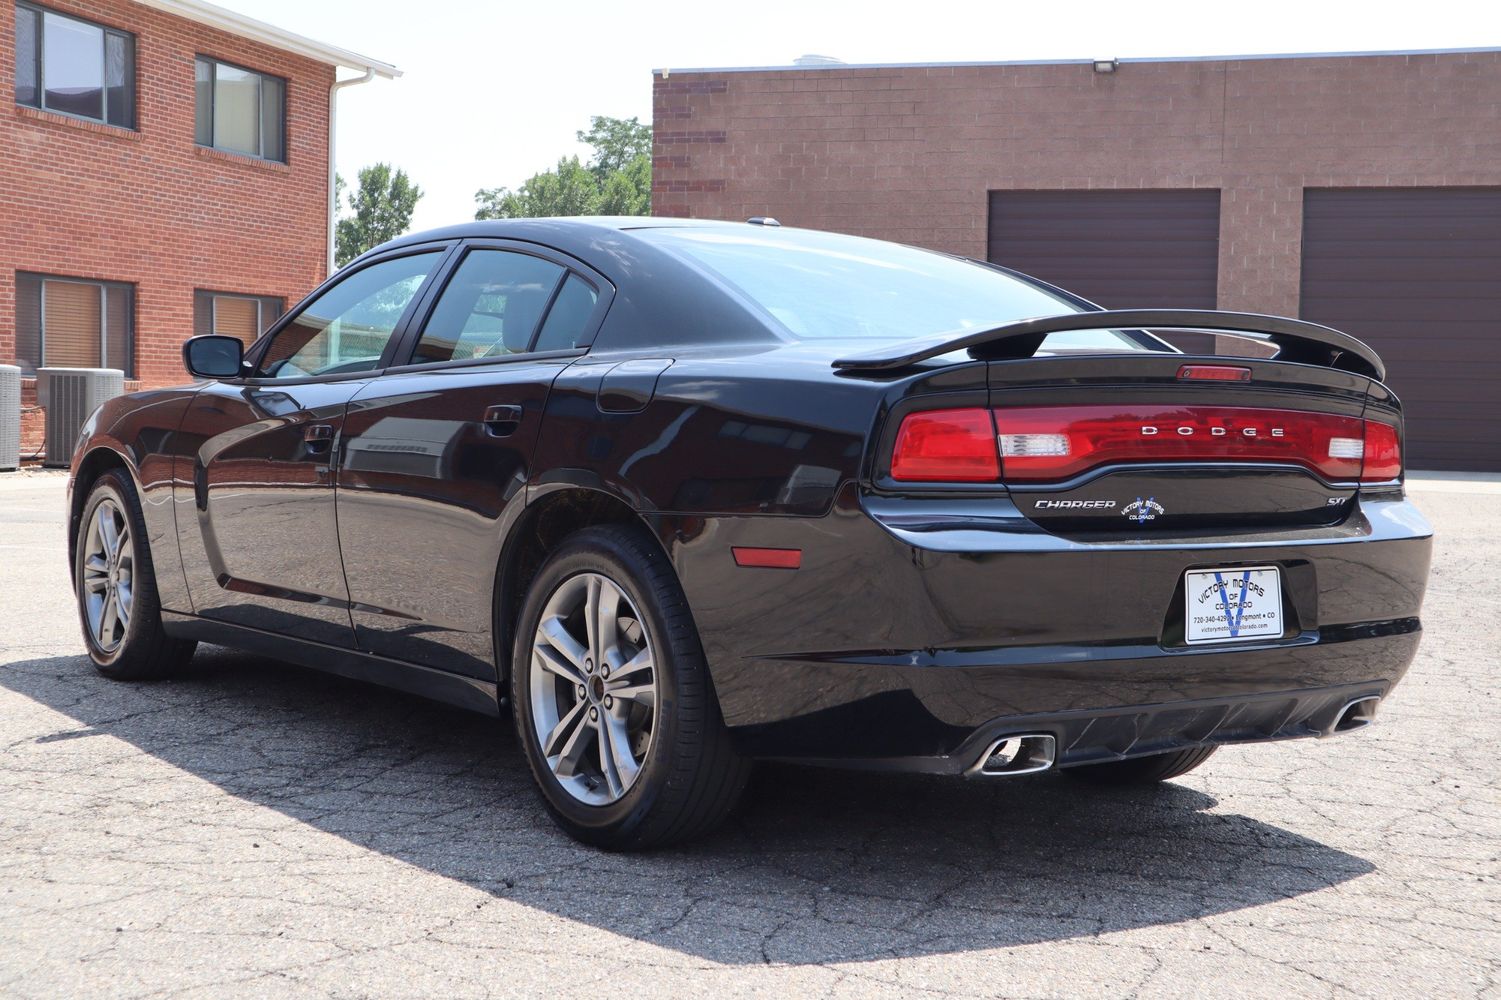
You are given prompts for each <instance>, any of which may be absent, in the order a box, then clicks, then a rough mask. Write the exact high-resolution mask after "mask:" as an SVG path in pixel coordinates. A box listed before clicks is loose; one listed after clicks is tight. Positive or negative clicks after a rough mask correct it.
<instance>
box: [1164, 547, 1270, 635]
mask: <svg viewBox="0 0 1501 1000" xmlns="http://www.w3.org/2000/svg"><path fill="white" fill-rule="evenodd" d="M1183 590H1184V599H1185V602H1186V604H1187V607H1186V608H1185V609H1184V610H1185V613H1186V615H1185V617H1186V624H1187V627H1186V629H1185V637H1186V638H1187V639H1188V642H1189V644H1190V645H1194V644H1198V643H1204V642H1249V641H1253V640H1256V639H1268V638H1270V639H1276V638H1279V637H1280V636H1281V635H1282V574H1281V572H1280V571H1279V570H1278V569H1277V567H1276V566H1252V567H1250V568H1249V569H1247V568H1245V567H1238V568H1236V569H1206V570H1191V571H1189V573H1188V574H1187V576H1186V577H1185V579H1184V586H1183Z"/></svg>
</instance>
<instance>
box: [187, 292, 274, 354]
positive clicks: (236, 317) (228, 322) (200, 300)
mask: <svg viewBox="0 0 1501 1000" xmlns="http://www.w3.org/2000/svg"><path fill="white" fill-rule="evenodd" d="M281 314H282V300H281V299H279V298H275V297H273V296H269V295H233V294H228V293H225V292H210V291H205V290H204V289H201V288H200V289H198V290H197V291H195V292H194V293H193V332H194V333H195V334H205V333H217V334H219V335H221V336H226V337H234V338H236V339H238V340H239V341H240V343H242V344H244V345H245V346H246V347H249V346H250V345H251V344H253V343H255V341H256V338H258V337H259V336H260V335H261V334H263V333H265V332H266V330H268V329H269V328H270V326H271V324H272V323H275V322H276V321H277V320H278V319H280V318H281Z"/></svg>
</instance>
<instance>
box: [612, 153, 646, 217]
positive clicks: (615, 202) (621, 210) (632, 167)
mask: <svg viewBox="0 0 1501 1000" xmlns="http://www.w3.org/2000/svg"><path fill="white" fill-rule="evenodd" d="M599 214H601V215H650V214H651V154H650V153H642V154H641V155H639V156H637V157H636V158H635V159H633V160H631V161H630V162H629V163H627V164H626V165H625V166H624V167H622V168H621V169H619V170H616V171H613V172H612V173H611V174H610V175H609V176H607V177H606V178H605V180H604V186H603V189H602V190H601V191H600V193H599Z"/></svg>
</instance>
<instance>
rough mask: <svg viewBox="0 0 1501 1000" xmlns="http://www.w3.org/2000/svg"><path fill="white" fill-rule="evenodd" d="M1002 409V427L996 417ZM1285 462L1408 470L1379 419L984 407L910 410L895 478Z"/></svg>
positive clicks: (1330, 475)
mask: <svg viewBox="0 0 1501 1000" xmlns="http://www.w3.org/2000/svg"><path fill="white" fill-rule="evenodd" d="M992 412H993V415H994V417H993V423H992ZM1160 462H1276V463H1282V464H1294V465H1301V466H1303V467H1304V468H1307V469H1310V470H1312V471H1313V472H1316V473H1318V474H1319V475H1320V476H1322V477H1323V478H1325V479H1327V480H1329V481H1331V482H1351V481H1354V480H1360V481H1362V482H1385V481H1388V480H1391V479H1396V478H1397V477H1398V476H1400V475H1401V474H1402V454H1401V445H1400V442H1399V440H1398V436H1397V428H1396V427H1394V426H1392V425H1390V424H1385V423H1381V422H1379V421H1375V420H1362V419H1360V418H1359V417H1346V416H1340V415H1337V414H1330V413H1307V412H1304V411H1301V410H1273V409H1259V408H1252V407H1236V406H1174V407H1168V406H1129V405H1115V404H1106V405H1087V406H1035V407H1006V408H1001V409H997V410H994V411H987V410H984V409H980V408H978V407H974V408H967V409H959V410H928V411H923V412H919V413H912V414H909V415H908V416H907V417H906V419H904V420H903V421H902V426H901V429H900V430H899V431H898V433H897V440H896V447H895V451H894V453H893V455H892V462H891V476H892V478H893V479H896V480H899V481H902V482H949V483H954V482H964V483H983V482H997V481H999V480H1000V479H1001V478H1002V476H1001V473H1002V470H1003V469H1004V475H1005V480H1006V481H1007V482H1014V483H1048V482H1059V481H1062V480H1065V479H1071V478H1073V477H1074V476H1077V475H1079V474H1081V473H1084V472H1088V471H1089V470H1090V469H1094V468H1098V467H1099V466H1102V465H1109V464H1128V463H1130V464H1141V463H1160Z"/></svg>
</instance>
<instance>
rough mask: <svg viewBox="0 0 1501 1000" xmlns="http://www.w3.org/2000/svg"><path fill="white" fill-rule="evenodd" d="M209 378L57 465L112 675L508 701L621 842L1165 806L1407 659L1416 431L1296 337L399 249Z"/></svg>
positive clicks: (1177, 321) (610, 262) (886, 263)
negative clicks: (264, 660) (884, 784)
mask: <svg viewBox="0 0 1501 1000" xmlns="http://www.w3.org/2000/svg"><path fill="white" fill-rule="evenodd" d="M1175 330H1196V331H1205V330H1208V331H1216V332H1218V333H1219V334H1221V335H1223V336H1224V337H1225V339H1224V340H1223V341H1222V343H1224V344H1226V345H1229V344H1231V343H1239V342H1241V341H1244V340H1247V339H1249V340H1253V341H1257V342H1258V343H1256V344H1255V345H1253V346H1254V349H1253V350H1250V351H1241V352H1240V353H1241V354H1251V355H1254V356H1253V357H1238V356H1237V357H1225V356H1220V355H1214V356H1189V355H1185V354H1183V353H1181V352H1180V351H1178V350H1176V349H1174V348H1173V347H1172V346H1170V345H1169V344H1168V343H1167V342H1166V341H1165V340H1164V339H1163V337H1164V336H1170V334H1168V333H1166V331H1175ZM1154 331H1155V332H1154ZM1233 338H1239V340H1235V339H1233ZM184 357H185V360H186V363H187V366H188V368H189V370H190V371H191V372H192V373H193V374H194V375H196V376H198V378H199V379H200V381H197V382H196V383H194V384H192V385H187V386H183V387H181V388H173V389H164V390H153V391H147V392H140V393H136V394H134V395H131V396H126V397H123V398H120V399H117V400H114V401H112V402H110V403H108V404H106V405H105V406H104V407H103V408H102V409H100V410H99V411H98V412H97V413H95V414H94V416H93V417H92V419H91V420H90V421H89V422H88V425H87V426H86V428H85V431H84V434H83V436H82V438H81V439H80V441H79V444H78V449H77V452H76V454H75V455H74V458H73V478H72V486H71V490H70V494H69V502H70V508H69V518H70V520H69V524H70V528H71V531H70V538H71V547H70V552H71V558H72V572H73V578H74V580H75V581H76V586H77V596H78V606H79V611H80V614H81V618H82V621H83V632H84V638H85V640H86V643H87V646H88V651H89V655H90V656H91V657H92V659H93V661H94V663H95V664H96V665H97V666H98V668H99V670H100V672H102V673H103V674H105V675H106V676H109V677H116V678H122V679H136V678H147V677H158V676H162V675H166V674H170V673H171V672H173V671H176V670H178V669H180V668H182V667H183V666H184V665H185V664H186V663H187V662H188V660H189V658H190V657H191V656H192V654H193V650H194V646H195V644H196V643H197V642H199V641H207V642H213V643H221V644H225V645H230V646H237V647H241V648H244V649H249V650H255V651H259V652H261V653H264V654H266V655H270V656H274V657H279V658H284V659H287V660H293V661H296V662H300V663H304V664H307V665H309V666H312V667H316V668H319V669H322V670H328V671H332V672H334V673H338V674H342V675H345V676H347V677H353V678H360V679H364V680H369V681H374V682H377V683H380V684H385V685H389V686H392V687H396V688H400V689H403V690H406V691H410V692H413V693H416V694H421V695H425V696H427V697H430V698H436V699H440V700H443V701H446V702H450V703H453V704H456V705H461V706H464V707H466V708H471V709H474V710H477V711H480V712H486V713H489V714H491V715H496V716H500V715H503V714H505V713H507V712H508V711H509V712H510V714H512V715H513V716H514V719H515V724H516V729H517V732H518V733H519V734H520V739H521V742H522V745H523V746H524V747H525V750H526V754H527V756H528V758H529V761H530V764H531V768H532V771H533V773H534V774H535V776H536V779H537V784H538V786H539V787H540V788H541V790H542V794H543V797H544V799H545V801H546V803H547V806H548V807H549V809H550V810H551V811H552V813H553V814H554V816H555V817H556V818H557V820H558V822H559V823H560V824H561V825H562V826H563V827H564V828H565V829H566V830H567V831H568V832H569V833H571V834H573V835H574V836H576V837H579V838H581V839H583V840H586V841H589V842H591V843H595V844H599V845H603V846H607V847H614V848H633V847H646V846H651V845H657V844H663V843H668V842H673V841H679V840H683V839H685V838H688V837H692V836H694V835H697V834H699V833H702V832H703V831H705V830H707V829H709V828H710V827H712V826H713V825H714V824H715V823H716V822H718V821H719V820H720V819H721V818H723V817H724V815H725V814H726V812H727V811H728V810H729V809H730V807H731V806H732V804H733V803H734V802H735V799H736V796H737V794H738V793H739V792H740V790H741V787H742V786H743V784H744V782H745V778H746V774H747V770H748V768H749V762H750V761H752V760H754V759H757V758H761V759H766V758H775V759H783V760H796V761H802V762H809V763H815V762H816V763H821V764H829V765H836V766H844V767H860V768H886V769H893V770H907V771H925V772H933V773H942V774H953V775H966V776H969V777H971V778H977V779H985V778H1001V777H1007V776H1013V775H1020V774H1026V773H1030V772H1036V771H1043V770H1048V769H1051V768H1062V769H1064V771H1065V773H1068V774H1072V775H1076V776H1078V777H1080V778H1089V779H1092V780H1094V781H1097V782H1105V783H1138V782H1153V781H1161V780H1164V779H1167V778H1171V777H1174V776H1176V775H1179V774H1182V773H1184V772H1185V771H1188V770H1189V769H1190V768H1193V767H1196V766H1197V765H1198V764H1200V763H1201V762H1202V761H1203V760H1204V759H1205V758H1207V757H1208V756H1209V755H1210V754H1211V753H1212V752H1213V751H1214V749H1215V748H1216V747H1217V746H1219V745H1221V744H1226V743H1251V742H1263V741H1269V740H1281V739H1287V738H1292V737H1301V736H1328V735H1331V734H1335V733H1340V732H1344V731H1347V730H1352V729H1356V728H1360V727H1362V726H1365V725H1367V724H1368V723H1369V722H1370V721H1371V719H1372V717H1373V713H1374V709H1375V706H1376V704H1377V702H1378V701H1380V700H1381V699H1382V698H1384V697H1386V696H1387V695H1388V694H1389V693H1390V691H1391V689H1392V686H1393V685H1394V684H1396V683H1397V681H1398V680H1399V679H1400V678H1401V677H1402V675H1403V673H1404V672H1405V671H1406V670H1407V667H1408V664H1409V663H1410V661H1411V660H1412V658H1413V654H1414V652H1415V650H1416V648H1417V644H1418V638H1419V633H1420V624H1419V618H1418V615H1419V608H1420V605H1421V602H1422V597H1423V589H1424V585H1425V583H1426V579H1427V574H1428V559H1429V547H1430V529H1429V527H1428V525H1427V523H1426V522H1425V521H1424V520H1423V518H1422V516H1421V515H1420V514H1419V513H1418V512H1417V511H1416V510H1415V509H1414V508H1413V506H1412V505H1411V504H1410V503H1409V502H1408V501H1407V499H1406V498H1405V495H1404V492H1403V467H1402V456H1401V442H1402V416H1401V409H1400V406H1399V404H1398V401H1397V399H1396V397H1395V396H1394V395H1393V394H1392V393H1391V391H1390V390H1389V389H1388V388H1387V387H1386V386H1385V385H1384V384H1383V378H1384V370H1383V367H1382V363H1381V360H1380V359H1379V358H1378V357H1377V356H1376V355H1375V354H1374V353H1372V352H1371V350H1370V349H1369V348H1367V347H1366V346H1365V345H1363V344H1361V343H1360V342H1359V341H1357V340H1354V339H1353V338H1350V337H1348V336H1346V335H1344V334H1341V333H1339V332H1336V331H1334V330H1330V329H1328V328H1326V327H1322V326H1316V325H1314V324H1310V323H1305V322H1300V321H1297V320H1291V319H1283V318H1277V317H1268V316H1254V315H1245V314H1237V313H1221V312H1197V311H1176V310H1125V311H1113V312H1112V311H1102V310H1099V309H1098V307H1096V306H1093V305H1091V304H1090V303H1088V302H1085V301H1084V300H1082V299H1079V298H1077V297H1075V296H1072V295H1070V294H1068V293H1067V292H1064V291H1062V290H1060V289H1058V288H1055V287H1052V286H1050V285H1047V284H1045V283H1043V282H1040V281H1036V280H1033V279H1031V278H1028V277H1026V276H1024V275H1020V274H1016V273H1014V272H1010V271H1007V270H1005V269H1002V268H999V267H996V266H993V265H989V264H984V263H979V262H975V261H969V260H963V259H959V258H955V257H951V256H946V255H943V254H938V253H932V252H928V251H923V250H917V249H913V248H910V247H903V246H897V245H893V244H889V243H883V242H878V241H874V240H867V239H857V238H854V237H847V236H838V235H832V234H828V233H820V232H811V231H800V230H795V229H790V228H782V227H779V226H776V225H774V224H772V223H771V222H770V221H769V220H765V221H763V220H753V221H752V224H738V223H737V224H730V223H711V222H692V221H678V220H669V219H618V220H612V219H593V220H536V221H511V222H487V223H474V224H471V225H465V226H460V227H455V228H452V229H446V230H439V231H435V232H428V233H423V234H420V235H415V236H410V237H406V238H403V239H400V240H397V241H395V242H393V243H390V244H387V245H385V246H382V247H380V248H378V249H376V250H373V251H371V252H370V253H368V254H366V255H365V256H363V257H361V258H360V259H359V260H357V261H355V262H354V263H353V264H351V265H350V266H348V267H347V268H345V269H344V270H343V271H341V272H340V273H338V274H336V275H335V276H334V277H332V278H330V279H329V280H328V281H327V282H326V283H325V284H324V285H323V286H322V287H320V288H318V289H317V290H316V291H315V292H313V294H312V295H311V296H309V297H308V298H307V299H306V300H305V301H304V302H303V303H301V304H300V305H299V306H298V307H297V308H295V309H293V310H292V311H291V312H290V313H289V314H288V315H287V316H286V317H284V318H283V319H282V320H280V321H279V322H278V323H277V324H276V325H275V326H273V327H272V328H271V329H270V330H269V331H268V332H267V333H266V334H265V335H264V336H263V337H261V338H260V339H259V340H258V341H256V343H254V344H253V345H251V346H250V347H249V348H248V349H242V345H241V344H240V342H239V341H237V340H234V339H232V338H227V337H195V338H193V339H192V340H190V341H188V343H187V345H186V346H185V348H184Z"/></svg>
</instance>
